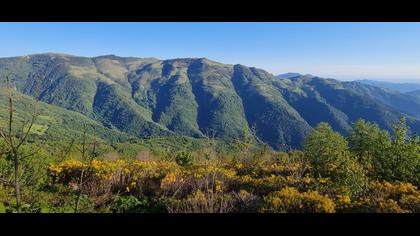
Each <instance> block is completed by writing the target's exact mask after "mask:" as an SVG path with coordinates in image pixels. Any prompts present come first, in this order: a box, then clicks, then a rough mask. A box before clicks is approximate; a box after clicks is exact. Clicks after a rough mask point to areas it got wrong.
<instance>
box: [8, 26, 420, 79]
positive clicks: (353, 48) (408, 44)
mask: <svg viewBox="0 0 420 236" xmlns="http://www.w3.org/2000/svg"><path fill="white" fill-rule="evenodd" d="M0 35H4V36H6V37H0V57H12V56H22V55H28V54H36V53H46V52H56V53H66V54H72V55H77V56H89V57H93V56H100V55H109V54H114V55H118V56H133V57H155V58H159V59H172V58H186V57H194V58H201V57H206V58H209V59H211V60H215V61H218V62H221V63H226V64H243V65H246V66H252V67H257V68H261V69H264V70H266V71H268V72H270V73H272V74H274V75H278V74H283V73H288V72H297V73H301V74H313V75H316V76H320V77H325V78H334V79H338V80H346V81H348V80H362V79H368V80H379V81H391V82H404V83H405V82H415V83H420V56H419V55H420V45H419V44H418V42H419V41H420V23H310V22H307V23H223V22H220V23H203V22H202V23H198V22H197V23H195V22H190V23H188V22H183V23H175V22H174V23H169V22H168V23H0Z"/></svg>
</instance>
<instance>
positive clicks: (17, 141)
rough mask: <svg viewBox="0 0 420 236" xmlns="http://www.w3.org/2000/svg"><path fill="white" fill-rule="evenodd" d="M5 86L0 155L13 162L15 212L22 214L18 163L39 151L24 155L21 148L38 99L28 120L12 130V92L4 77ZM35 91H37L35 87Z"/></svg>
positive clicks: (29, 127)
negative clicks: (6, 116)
mask: <svg viewBox="0 0 420 236" xmlns="http://www.w3.org/2000/svg"><path fill="white" fill-rule="evenodd" d="M6 84H7V91H8V95H7V100H8V121H7V128H6V130H4V129H3V128H0V137H1V138H2V139H3V141H4V146H5V147H4V148H3V149H4V150H3V151H2V152H3V153H1V154H2V155H5V156H6V158H7V159H8V160H10V161H12V162H13V166H14V183H13V184H14V187H15V198H16V209H17V212H18V213H20V212H22V207H21V193H20V192H21V182H20V171H21V170H20V169H21V166H20V162H21V161H22V160H23V159H25V158H28V157H31V156H34V155H35V154H36V153H37V152H38V151H39V150H40V148H39V149H37V150H35V151H33V152H30V153H24V152H23V149H22V148H23V147H24V144H25V143H26V141H27V139H28V137H29V134H30V133H31V129H32V127H33V125H34V124H35V121H36V118H37V117H38V99H36V100H35V104H34V110H33V112H32V113H31V114H30V119H28V120H26V121H25V122H23V125H22V126H21V127H20V129H16V128H14V124H15V117H14V115H15V114H14V110H13V102H14V101H13V92H12V89H11V88H10V81H9V78H8V77H6ZM35 87H36V90H37V91H39V90H38V88H37V86H35ZM0 156H1V155H0Z"/></svg>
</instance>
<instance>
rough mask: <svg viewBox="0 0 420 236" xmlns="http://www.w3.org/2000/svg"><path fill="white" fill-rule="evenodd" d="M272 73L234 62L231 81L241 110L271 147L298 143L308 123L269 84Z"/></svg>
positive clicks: (305, 132) (282, 147)
mask: <svg viewBox="0 0 420 236" xmlns="http://www.w3.org/2000/svg"><path fill="white" fill-rule="evenodd" d="M273 79H276V78H273V76H272V75H269V74H268V73H266V72H264V71H262V70H257V69H255V68H247V67H245V66H241V65H235V67H234V75H233V78H232V81H233V83H234V85H235V89H236V91H237V92H238V94H239V95H240V96H241V98H242V101H243V104H244V109H245V114H246V118H247V121H248V123H249V124H250V126H254V125H255V128H256V132H257V135H258V136H259V137H260V138H261V139H262V140H263V141H264V142H266V143H268V144H270V145H271V146H273V147H276V148H279V149H284V148H287V146H286V145H285V144H289V145H290V146H291V147H299V146H300V145H301V142H302V140H303V138H304V137H305V136H306V135H307V134H308V132H309V131H310V128H311V127H310V126H309V125H308V124H307V123H306V121H305V120H304V119H302V117H301V116H300V115H299V113H298V112H297V111H296V110H294V109H293V108H292V107H291V106H290V105H289V104H288V103H287V102H286V101H285V100H284V98H283V96H282V95H281V93H280V92H279V91H278V90H277V89H276V88H275V87H274V86H272V85H271V84H269V83H267V82H264V80H265V81H267V80H273Z"/></svg>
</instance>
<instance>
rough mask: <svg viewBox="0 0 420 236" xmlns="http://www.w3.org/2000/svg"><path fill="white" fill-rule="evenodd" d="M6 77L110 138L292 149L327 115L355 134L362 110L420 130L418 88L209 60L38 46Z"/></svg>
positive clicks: (13, 62)
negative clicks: (42, 50) (403, 119)
mask: <svg viewBox="0 0 420 236" xmlns="http://www.w3.org/2000/svg"><path fill="white" fill-rule="evenodd" d="M0 76H1V78H2V80H1V82H0V85H1V86H3V87H4V85H5V80H4V78H5V76H9V78H10V80H11V82H12V84H13V86H14V88H15V89H16V90H17V91H18V93H21V94H25V95H29V96H39V99H40V100H41V101H42V102H44V103H48V104H50V105H54V106H48V105H47V104H44V105H43V106H45V109H47V110H49V112H51V113H59V114H60V115H59V116H61V114H68V115H67V116H75V117H76V116H77V117H79V118H74V119H73V120H74V122H77V121H83V120H86V121H89V122H96V123H98V125H100V126H101V127H103V132H106V133H107V134H106V135H108V136H109V135H113V133H117V134H118V135H124V134H127V136H129V137H140V138H141V137H150V136H167V135H184V136H189V137H195V138H200V137H205V136H211V137H218V138H225V139H234V138H243V137H244V136H246V135H247V134H248V133H251V134H254V135H255V138H256V139H257V140H259V141H261V142H263V143H267V144H269V145H270V146H272V147H273V148H275V149H291V148H298V147H301V144H302V140H303V139H304V137H306V136H307V134H308V133H309V132H310V130H311V129H312V127H315V126H316V125H317V124H318V123H319V122H322V121H325V122H328V123H329V124H331V126H332V127H333V128H334V129H335V130H337V131H339V132H341V133H343V134H346V133H347V131H348V130H349V127H350V125H351V123H352V122H354V121H356V120H357V119H358V118H363V119H366V120H368V121H372V122H376V123H378V124H379V126H380V127H382V128H385V129H388V130H389V129H391V124H392V123H394V122H396V121H397V120H398V119H399V117H400V116H401V115H406V116H407V123H408V124H409V125H410V127H411V129H412V131H415V132H418V133H419V132H420V99H418V97H415V96H413V95H409V94H402V93H397V92H393V91H389V90H386V89H381V88H378V87H374V86H369V85H364V84H361V83H357V82H339V81H336V80H332V79H323V78H318V77H314V76H307V75H306V76H300V75H298V74H296V76H295V77H293V78H292V79H287V78H279V77H276V76H274V75H272V74H270V73H268V72H266V71H263V70H261V69H257V68H253V67H246V66H243V65H227V64H222V63H218V62H215V61H212V60H209V59H206V58H196V59H193V58H183V59H172V60H158V59H155V58H134V57H118V56H114V55H108V56H100V57H93V58H87V57H78V56H70V55H63V54H37V55H29V56H22V57H13V58H2V59H0ZM25 95H19V96H21V97H22V98H25V99H26V98H28V99H29V97H27V96H25ZM3 97H4V96H2V99H1V100H2V101H1V103H3V104H5V102H6V101H4V100H5V99H3ZM58 107H59V108H58ZM21 112H24V110H22V111H21ZM70 114H71V115H70ZM45 125H46V129H48V127H52V126H48V124H45ZM63 127H65V126H63Z"/></svg>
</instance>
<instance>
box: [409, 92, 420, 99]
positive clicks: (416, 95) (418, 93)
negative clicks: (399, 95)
mask: <svg viewBox="0 0 420 236" xmlns="http://www.w3.org/2000/svg"><path fill="white" fill-rule="evenodd" d="M407 94H408V95H411V96H415V97H418V98H419V99H420V90H416V91H411V92H408V93H407Z"/></svg>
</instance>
